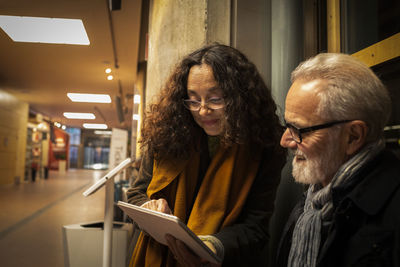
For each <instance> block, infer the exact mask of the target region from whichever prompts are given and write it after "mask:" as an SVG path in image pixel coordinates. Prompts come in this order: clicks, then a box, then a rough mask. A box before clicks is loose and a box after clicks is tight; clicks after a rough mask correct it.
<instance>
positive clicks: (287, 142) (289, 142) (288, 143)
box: [281, 129, 297, 148]
mask: <svg viewBox="0 0 400 267" xmlns="http://www.w3.org/2000/svg"><path fill="white" fill-rule="evenodd" d="M281 146H282V147H286V148H295V147H296V146H297V143H296V142H295V141H294V140H293V137H292V135H291V134H290V132H289V129H286V130H285V131H284V132H283V134H282V137H281Z"/></svg>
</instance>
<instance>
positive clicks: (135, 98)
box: [133, 95, 140, 104]
mask: <svg viewBox="0 0 400 267" xmlns="http://www.w3.org/2000/svg"><path fill="white" fill-rule="evenodd" d="M133 103H134V104H140V95H134V96H133Z"/></svg>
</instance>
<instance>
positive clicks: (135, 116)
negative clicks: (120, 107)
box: [132, 114, 140, 121]
mask: <svg viewBox="0 0 400 267" xmlns="http://www.w3.org/2000/svg"><path fill="white" fill-rule="evenodd" d="M132 119H133V120H135V121H138V120H139V119H140V116H139V114H133V116H132Z"/></svg>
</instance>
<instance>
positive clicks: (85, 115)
mask: <svg viewBox="0 0 400 267" xmlns="http://www.w3.org/2000/svg"><path fill="white" fill-rule="evenodd" d="M63 115H64V117H66V118H67V119H88V120H94V119H95V118H96V116H95V115H94V114H93V113H79V112H64V114H63Z"/></svg>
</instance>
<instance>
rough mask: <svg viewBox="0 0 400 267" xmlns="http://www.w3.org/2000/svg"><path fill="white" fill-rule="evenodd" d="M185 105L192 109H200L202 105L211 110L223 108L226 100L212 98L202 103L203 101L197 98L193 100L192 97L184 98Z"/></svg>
mask: <svg viewBox="0 0 400 267" xmlns="http://www.w3.org/2000/svg"><path fill="white" fill-rule="evenodd" d="M183 105H184V106H185V107H186V108H187V109H188V110H191V111H199V110H200V109H201V108H202V107H206V108H208V109H211V110H216V109H221V108H223V107H225V101H224V99H223V98H210V99H208V100H207V101H206V102H204V105H203V104H202V103H201V101H197V100H192V99H184V100H183Z"/></svg>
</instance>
